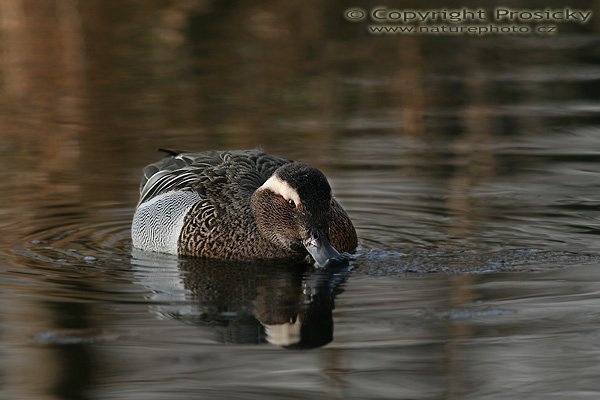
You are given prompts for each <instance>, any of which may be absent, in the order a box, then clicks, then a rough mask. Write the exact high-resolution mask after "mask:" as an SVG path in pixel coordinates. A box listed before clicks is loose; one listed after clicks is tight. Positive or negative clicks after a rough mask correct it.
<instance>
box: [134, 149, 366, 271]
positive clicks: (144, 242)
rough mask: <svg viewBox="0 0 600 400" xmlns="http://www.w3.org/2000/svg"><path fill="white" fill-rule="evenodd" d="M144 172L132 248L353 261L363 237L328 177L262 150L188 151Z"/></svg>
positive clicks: (319, 263) (171, 153)
mask: <svg viewBox="0 0 600 400" xmlns="http://www.w3.org/2000/svg"><path fill="white" fill-rule="evenodd" d="M159 150H160V151H162V152H164V153H166V156H165V157H164V158H163V159H162V160H160V161H158V162H155V163H152V164H149V165H147V166H146V167H145V168H144V171H143V177H142V181H141V184H140V198H139V202H138V204H137V206H136V209H135V213H134V216H133V221H132V224H131V238H132V245H133V247H135V248H137V249H140V250H145V251H152V252H158V253H169V254H174V255H178V256H184V257H203V258H213V259H220V260H239V261H252V260H283V259H289V260H292V259H308V260H309V261H312V262H314V265H315V266H316V267H327V266H330V265H336V264H340V263H344V262H346V263H347V260H348V253H351V252H353V251H354V250H356V248H357V246H358V239H357V235H356V230H355V228H354V225H353V224H352V221H351V220H350V217H349V216H348V214H347V213H346V211H345V210H344V209H343V208H342V206H341V204H340V203H339V202H338V201H337V199H336V198H335V197H334V196H333V193H332V190H331V186H330V184H329V182H328V180H327V178H326V177H325V175H324V174H323V173H322V172H321V171H320V170H318V169H317V168H314V167H312V166H310V165H308V164H305V163H303V162H298V161H293V160H288V159H284V158H280V157H277V156H273V155H270V154H267V153H265V152H263V151H262V150H256V149H254V150H228V151H204V152H186V151H178V150H172V149H159Z"/></svg>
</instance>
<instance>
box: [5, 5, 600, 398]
mask: <svg viewBox="0 0 600 400" xmlns="http://www.w3.org/2000/svg"><path fill="white" fill-rule="evenodd" d="M159 3H160V4H159ZM225 3H227V5H226V4H225ZM228 3H229V2H210V1H167V2H135V1H132V2H125V3H119V5H116V4H113V2H100V1H85V2H78V1H64V2H42V3H39V2H36V3H35V7H33V2H31V4H29V2H21V1H17V0H14V1H12V0H4V1H3V3H2V6H1V7H0V16H2V18H0V28H1V33H2V34H1V35H0V48H1V49H2V52H1V53H0V54H1V55H0V76H1V79H0V81H1V86H0V87H1V91H0V176H1V179H0V193H1V195H0V216H1V217H2V218H1V219H0V232H1V236H0V304H2V307H0V399H144V400H148V399H166V398H168V399H187V398H206V399H284V398H285V399H288V398H293V399H308V398H310V399H442V398H443V399H515V398H523V399H525V398H526V399H566V398H568V399H584V398H585V399H587V398H589V399H592V398H598V396H599V395H600V380H598V377H599V376H600V367H599V365H600V296H599V293H600V251H599V250H598V238H599V236H598V235H599V233H600V197H599V193H600V96H599V94H600V51H599V49H600V35H598V26H599V25H598V23H597V21H594V20H593V21H592V22H591V23H590V24H587V25H574V24H561V25H560V26H559V32H558V33H557V34H556V35H553V36H551V37H545V36H536V35H521V36H511V35H495V36H486V37H473V36H460V35H450V36H441V35H438V36H435V35H421V36H416V35H412V36H411V35H405V36H402V35H387V36H386V35H378V36H375V35H369V34H367V33H366V31H365V25H364V24H363V25H361V24H356V23H351V22H348V21H346V20H344V19H343V18H342V17H341V15H342V12H343V10H344V9H345V8H346V7H344V6H337V5H335V3H332V4H331V5H329V6H327V7H324V6H320V5H318V4H317V3H311V4H312V5H313V7H307V6H306V3H303V2H285V3H277V2H256V3H252V4H250V2H248V3H243V4H237V3H236V7H232V6H231V5H230V4H228ZM357 3H358V2H357ZM454 3H456V2H450V3H448V2H445V3H444V4H443V5H447V4H448V6H449V7H450V6H453V7H460V6H463V4H462V3H460V4H459V3H456V4H454ZM550 3H553V2H552V1H550V2H548V4H546V3H544V4H543V6H544V7H545V6H549V4H550ZM576 3H577V4H575V3H573V6H575V5H577V7H579V8H584V9H594V8H595V10H599V7H600V5H599V4H598V3H597V2H593V1H588V2H586V1H578V2H576ZM428 4H429V3H428ZM412 6H414V7H417V5H414V4H413V5H412ZM440 6H441V5H440ZM560 6H561V7H562V6H563V5H562V4H561V5H560ZM428 7H434V6H433V3H432V5H431V6H429V5H428ZM557 7H558V6H557ZM257 146H260V147H262V148H264V149H265V150H266V151H268V152H271V153H274V154H277V155H280V156H282V157H286V158H293V159H297V160H302V161H305V162H308V163H311V164H313V165H315V166H317V167H318V168H320V169H322V170H323V171H324V172H325V173H326V175H327V176H328V177H329V179H330V181H331V184H332V186H333V188H334V192H335V193H336V196H337V198H338V199H339V201H340V202H341V203H342V204H343V205H344V207H345V208H346V210H347V211H348V213H349V215H350V217H351V218H352V220H353V221H354V224H355V226H356V228H357V231H358V235H359V238H360V243H361V247H360V249H359V251H358V252H357V253H356V254H355V255H354V256H353V260H352V262H351V265H350V267H349V268H345V269H340V270H331V271H315V270H314V269H312V268H310V267H308V266H306V265H291V264H290V265H285V264H282V263H280V264H268V263H249V264H236V263H227V262H215V261H206V260H190V259H187V260H186V259H177V257H172V256H168V255H160V254H148V253H144V252H139V251H135V250H133V249H132V248H131V244H130V238H129V237H130V232H129V226H130V221H131V217H132V214H133V210H134V207H135V204H136V201H137V195H138V192H137V190H138V184H139V180H140V177H141V170H142V168H143V166H144V165H146V164H148V163H150V162H153V161H155V160H157V159H158V157H160V155H159V154H157V153H156V152H155V149H156V148H157V147H172V148H182V149H189V150H193V151H200V150H208V149H236V148H253V147H257Z"/></svg>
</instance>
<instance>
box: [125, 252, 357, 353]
mask: <svg viewBox="0 0 600 400" xmlns="http://www.w3.org/2000/svg"><path fill="white" fill-rule="evenodd" d="M132 251H133V258H132V267H133V270H134V274H135V277H136V279H137V281H138V283H140V284H142V285H144V286H145V287H147V288H148V289H150V290H152V295H151V299H150V300H152V302H153V303H156V304H155V305H152V306H150V307H151V309H152V312H153V313H155V314H156V315H157V316H159V317H160V318H169V319H177V320H180V321H183V322H186V323H193V324H196V325H199V326H203V327H210V329H213V330H214V331H215V332H216V334H217V340H218V341H221V342H224V343H261V342H264V341H268V342H270V343H272V344H274V345H277V346H282V347H291V348H314V347H320V346H324V345H326V344H327V343H329V342H331V341H332V339H333V315H332V310H333V307H334V298H335V296H336V295H337V294H339V293H340V292H341V291H342V289H341V287H340V286H341V284H342V283H343V282H344V280H345V279H346V277H347V274H348V273H349V271H350V268H349V267H339V268H337V269H336V268H330V269H327V270H323V269H314V267H312V266H311V265H309V264H305V263H295V264H294V263H288V262H255V263H237V262H234V263H232V262H225V261H219V260H206V259H192V258H190V259H178V258H176V257H173V256H169V255H163V254H155V253H147V252H142V251H139V250H137V249H133V250H132Z"/></svg>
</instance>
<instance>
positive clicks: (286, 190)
mask: <svg viewBox="0 0 600 400" xmlns="http://www.w3.org/2000/svg"><path fill="white" fill-rule="evenodd" d="M259 189H261V190H265V189H268V190H270V191H272V192H273V193H277V194H278V195H280V196H282V197H283V198H284V199H286V200H294V203H296V205H300V204H301V202H300V196H298V192H296V190H295V189H293V188H292V187H291V186H290V185H289V184H288V183H287V182H286V181H283V180H281V179H280V178H279V177H278V176H277V175H275V174H273V175H272V176H271V177H270V178H269V179H267V181H266V182H265V183H263V185H262V186H261V187H260V188H259Z"/></svg>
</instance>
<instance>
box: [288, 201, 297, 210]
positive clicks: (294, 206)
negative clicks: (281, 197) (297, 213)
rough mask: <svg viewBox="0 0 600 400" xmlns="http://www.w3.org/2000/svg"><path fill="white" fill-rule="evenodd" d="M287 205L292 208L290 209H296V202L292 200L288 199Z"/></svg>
mask: <svg viewBox="0 0 600 400" xmlns="http://www.w3.org/2000/svg"><path fill="white" fill-rule="evenodd" d="M288 204H289V205H290V207H292V208H296V202H294V200H292V199H289V200H288Z"/></svg>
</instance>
